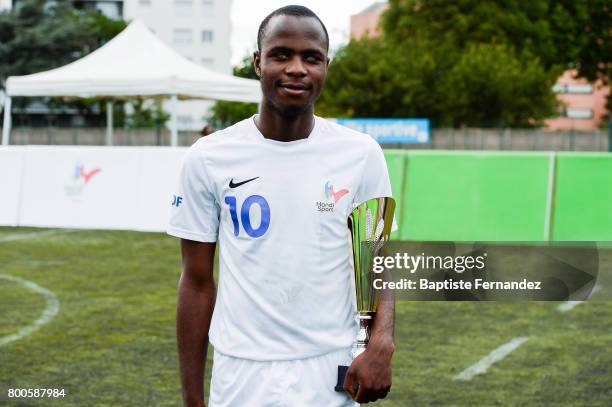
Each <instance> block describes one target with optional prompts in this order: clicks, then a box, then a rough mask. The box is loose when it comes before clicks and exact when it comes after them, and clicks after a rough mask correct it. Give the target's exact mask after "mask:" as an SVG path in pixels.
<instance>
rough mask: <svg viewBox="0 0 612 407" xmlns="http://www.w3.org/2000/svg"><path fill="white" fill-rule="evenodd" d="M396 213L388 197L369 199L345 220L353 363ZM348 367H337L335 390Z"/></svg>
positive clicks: (375, 300)
mask: <svg viewBox="0 0 612 407" xmlns="http://www.w3.org/2000/svg"><path fill="white" fill-rule="evenodd" d="M394 212H395V200H394V199H393V198H391V197H380V198H372V199H369V200H367V201H365V202H363V203H360V204H359V205H357V206H356V207H355V208H354V209H353V211H352V212H351V214H350V215H349V217H348V229H349V233H350V236H351V246H352V251H353V277H354V279H353V281H354V283H355V309H356V311H357V317H358V319H359V333H358V335H357V338H356V340H355V342H353V345H352V347H351V351H350V356H351V360H354V359H355V358H356V357H357V356H359V355H360V354H362V353H363V352H364V351H365V349H366V347H367V346H368V342H369V340H370V326H371V324H372V321H373V319H374V315H375V314H376V308H377V307H378V304H379V303H380V291H379V290H376V289H374V286H373V280H374V276H375V275H376V274H375V273H374V272H373V270H372V266H373V262H374V257H376V256H377V255H378V252H379V251H380V249H381V248H382V246H383V244H384V243H385V242H386V241H388V240H389V235H390V233H391V227H392V224H393V213H394ZM348 368H349V367H348V366H338V382H337V383H336V387H335V388H334V389H335V390H336V391H338V392H342V391H344V379H345V377H346V372H347V370H348Z"/></svg>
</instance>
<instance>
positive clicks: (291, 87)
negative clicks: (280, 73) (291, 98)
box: [279, 82, 310, 95]
mask: <svg viewBox="0 0 612 407" xmlns="http://www.w3.org/2000/svg"><path fill="white" fill-rule="evenodd" d="M279 86H280V87H281V88H282V89H283V90H284V91H285V92H287V93H289V94H291V95H301V94H303V93H306V92H307V91H308V90H310V87H309V86H307V85H306V84H303V83H299V82H284V83H281V84H280V85H279Z"/></svg>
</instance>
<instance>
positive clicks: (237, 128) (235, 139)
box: [191, 118, 252, 151]
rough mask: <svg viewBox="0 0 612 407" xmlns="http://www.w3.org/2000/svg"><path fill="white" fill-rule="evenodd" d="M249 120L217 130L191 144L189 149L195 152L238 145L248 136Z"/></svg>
mask: <svg viewBox="0 0 612 407" xmlns="http://www.w3.org/2000/svg"><path fill="white" fill-rule="evenodd" d="M249 120H252V119H251V118H247V119H244V120H241V121H239V122H238V123H235V124H233V125H231V126H229V127H226V128H224V129H221V130H217V131H215V132H214V133H211V134H209V135H208V136H205V137H200V138H199V139H198V140H197V141H196V142H195V143H193V145H192V146H191V149H192V150H195V151H203V150H204V151H209V150H211V149H215V148H218V147H222V146H225V145H227V144H228V143H229V144H232V143H239V142H240V141H241V139H242V138H243V137H246V136H247V135H248V134H249V130H250V129H249V126H248V124H249V122H248V121H249Z"/></svg>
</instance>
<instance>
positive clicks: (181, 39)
mask: <svg viewBox="0 0 612 407" xmlns="http://www.w3.org/2000/svg"><path fill="white" fill-rule="evenodd" d="M172 42H174V43H175V44H191V43H192V42H193V31H192V30H190V29H188V28H175V29H174V31H173V32H172Z"/></svg>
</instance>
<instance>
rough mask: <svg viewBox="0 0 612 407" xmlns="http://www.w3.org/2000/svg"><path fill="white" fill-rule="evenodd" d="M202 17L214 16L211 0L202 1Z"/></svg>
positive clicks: (213, 6)
mask: <svg viewBox="0 0 612 407" xmlns="http://www.w3.org/2000/svg"><path fill="white" fill-rule="evenodd" d="M201 6H202V15H203V16H204V17H212V16H214V15H215V2H214V1H212V0H202V3H201Z"/></svg>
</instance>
